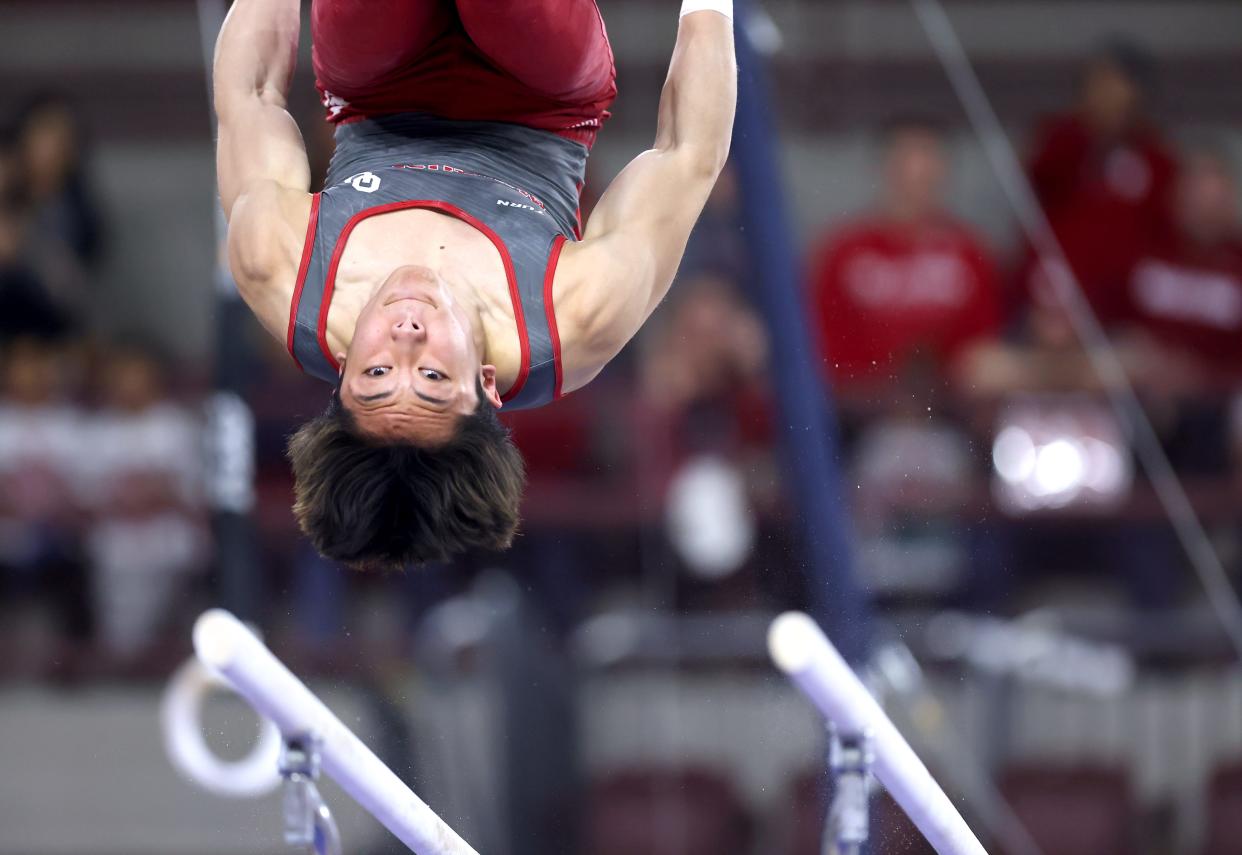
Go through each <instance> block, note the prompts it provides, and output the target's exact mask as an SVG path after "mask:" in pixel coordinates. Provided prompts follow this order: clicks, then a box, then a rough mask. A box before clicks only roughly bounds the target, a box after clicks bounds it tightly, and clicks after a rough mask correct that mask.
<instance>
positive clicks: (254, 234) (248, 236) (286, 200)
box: [228, 181, 313, 338]
mask: <svg viewBox="0 0 1242 855" xmlns="http://www.w3.org/2000/svg"><path fill="white" fill-rule="evenodd" d="M312 201H313V196H312V195H311V194H310V193H306V192H304V191H298V190H290V189H289V188H287V187H283V186H281V185H279V184H277V183H275V182H271V181H263V182H257V183H256V184H254V185H253V186H252V187H251V188H250V189H248V190H247V192H246V193H245V194H243V195H242V196H240V197H238V199H237V201H236V202H235V203H234V204H233V209H232V211H231V213H230V216H229V231H228V260H229V269H230V270H231V271H232V273H233V279H234V281H235V282H236V283H237V289H238V291H240V292H241V295H242V297H243V299H245V301H246V303H247V305H249V306H250V309H251V311H253V312H254V313H255V316H256V317H257V318H258V319H259V321H260V323H262V324H263V326H264V327H265V328H267V329H268V330H269V331H271V332H272V333H273V334H274V335H277V337H278V338H282V337H283V335H284V333H283V330H284V328H285V325H286V321H287V315H288V312H289V301H290V300H291V299H292V295H293V288H294V280H295V279H296V278H297V271H298V266H299V264H300V262H301V258H302V251H303V247H304V244H305V242H306V240H307V237H308V235H307V226H308V224H309V222H310V216H311V209H312Z"/></svg>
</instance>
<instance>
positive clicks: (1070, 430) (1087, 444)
mask: <svg viewBox="0 0 1242 855" xmlns="http://www.w3.org/2000/svg"><path fill="white" fill-rule="evenodd" d="M1033 404H1034V405H1033ZM1039 404H1040V402H1027V403H1026V404H1024V405H1023V406H1020V407H1013V408H1011V409H1010V410H1009V411H1007V412H1006V413H1005V414H1003V416H1002V427H1001V428H1000V430H998V431H997V434H996V439H995V440H994V441H993V444H992V464H993V466H994V467H995V471H996V480H995V481H994V488H995V490H996V494H997V497H998V499H1000V500H1001V502H1002V503H1003V504H1004V505H1006V506H1007V507H1008V508H1009V509H1010V510H1011V511H1034V510H1039V509H1041V508H1060V507H1064V506H1066V505H1068V504H1070V503H1071V502H1084V503H1088V504H1095V505H1100V504H1111V503H1115V502H1117V501H1118V500H1120V499H1121V498H1122V497H1123V496H1124V495H1125V493H1126V491H1127V490H1128V489H1129V487H1130V481H1131V478H1132V474H1133V473H1132V469H1131V463H1130V457H1129V452H1128V449H1127V447H1126V444H1125V442H1124V439H1123V438H1122V434H1121V432H1120V430H1119V429H1118V428H1117V426H1116V423H1115V421H1112V420H1110V419H1102V418H1100V412H1099V410H1098V409H1097V408H1095V407H1094V406H1093V405H1091V404H1090V403H1088V402H1083V401H1078V402H1071V403H1070V404H1069V405H1065V404H1063V405H1062V406H1058V407H1051V408H1049V407H1044V406H1041V405H1039Z"/></svg>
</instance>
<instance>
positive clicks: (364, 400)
mask: <svg viewBox="0 0 1242 855" xmlns="http://www.w3.org/2000/svg"><path fill="white" fill-rule="evenodd" d="M390 397H392V390H391V389H389V390H388V391H387V392H378V393H376V394H374V395H359V396H358V403H360V404H371V403H374V402H375V401H381V400H383V399H384V398H390Z"/></svg>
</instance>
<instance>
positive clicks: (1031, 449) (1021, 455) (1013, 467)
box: [992, 425, 1035, 483]
mask: <svg viewBox="0 0 1242 855" xmlns="http://www.w3.org/2000/svg"><path fill="white" fill-rule="evenodd" d="M992 463H993V465H995V466H996V472H997V474H999V475H1000V476H1001V477H1002V478H1004V479H1005V480H1006V481H1010V482H1013V483H1018V482H1021V481H1025V480H1026V479H1027V478H1029V477H1031V473H1032V472H1034V471H1035V443H1034V441H1033V440H1032V439H1031V435H1030V434H1029V433H1027V432H1026V431H1025V430H1023V429H1022V428H1020V427H1017V426H1016V425H1010V426H1009V427H1007V428H1004V429H1003V430H1002V431H1001V432H1000V433H999V434H997V435H996V442H995V443H994V444H993V445H992Z"/></svg>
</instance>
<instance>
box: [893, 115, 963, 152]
mask: <svg viewBox="0 0 1242 855" xmlns="http://www.w3.org/2000/svg"><path fill="white" fill-rule="evenodd" d="M906 134H922V135H925V136H929V137H933V138H934V139H938V140H943V139H944V138H945V136H946V134H947V132H946V129H945V125H944V123H943V122H941V121H939V120H938V119H936V118H935V117H934V116H931V115H923V114H919V113H900V114H897V115H893V116H889V117H888V119H886V120H885V121H884V122H883V123H881V124H880V126H879V128H878V131H877V136H878V138H879V142H880V144H881V145H883V146H886V147H887V146H891V145H892V144H893V143H894V142H896V141H897V140H898V139H899V138H900V137H903V136H905V135H906Z"/></svg>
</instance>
